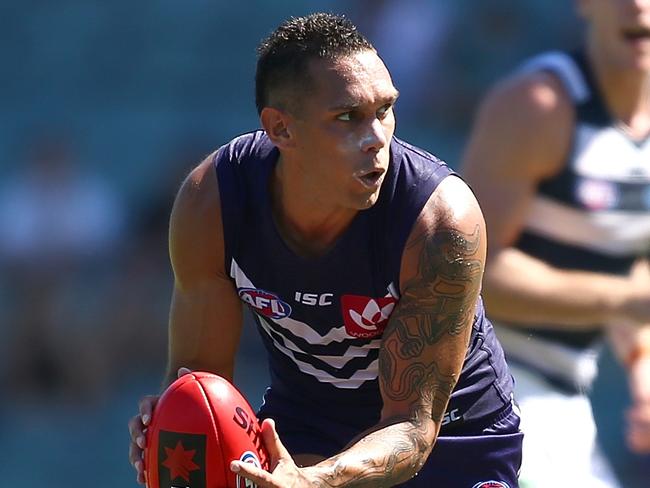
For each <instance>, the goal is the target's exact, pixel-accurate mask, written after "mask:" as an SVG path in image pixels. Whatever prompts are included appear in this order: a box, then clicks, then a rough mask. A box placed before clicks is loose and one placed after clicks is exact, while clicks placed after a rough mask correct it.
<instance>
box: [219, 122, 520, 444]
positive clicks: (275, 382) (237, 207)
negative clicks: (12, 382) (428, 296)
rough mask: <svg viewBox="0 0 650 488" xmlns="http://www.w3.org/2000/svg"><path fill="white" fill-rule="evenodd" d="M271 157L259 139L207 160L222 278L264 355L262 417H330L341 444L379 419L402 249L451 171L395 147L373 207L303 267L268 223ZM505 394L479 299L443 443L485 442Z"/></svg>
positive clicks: (507, 382)
mask: <svg viewBox="0 0 650 488" xmlns="http://www.w3.org/2000/svg"><path fill="white" fill-rule="evenodd" d="M278 156H279V152H278V150H277V148H275V147H274V146H273V145H272V143H271V142H270V141H269V139H268V137H267V136H266V134H265V133H264V132H263V131H257V132H252V133H248V134H244V135H242V136H240V137H238V138H236V139H234V140H233V141H232V142H230V143H229V144H228V145H225V146H223V147H221V148H220V149H219V151H218V152H217V153H216V155H215V159H214V162H215V166H216V171H217V177H218V180H219V190H220V194H221V208H222V215H223V230H224V242H225V250H226V257H225V266H226V270H227V272H229V274H230V277H231V278H232V280H233V282H234V284H235V286H236V288H237V292H238V294H239V297H240V298H241V300H242V302H243V303H244V304H246V305H247V306H248V307H249V308H250V310H251V311H252V312H253V314H254V316H255V318H256V321H257V325H258V329H259V332H260V333H261V336H262V339H263V342H264V344H265V346H266V349H267V352H268V359H269V365H270V376H271V385H270V388H269V389H268V390H267V392H266V394H265V403H264V405H263V406H262V408H261V412H260V414H261V416H273V417H281V416H282V415H285V416H291V417H292V418H295V417H294V415H295V416H297V418H298V419H302V420H298V421H296V422H299V421H302V422H304V423H305V428H306V429H308V428H309V425H310V422H311V423H313V424H314V425H317V424H318V423H319V422H321V421H323V422H324V421H325V420H324V419H336V420H337V421H338V422H342V423H344V424H346V425H348V426H349V428H350V434H351V435H350V436H349V437H348V438H347V440H346V442H347V441H349V440H350V438H351V437H352V436H353V435H356V434H357V433H359V432H360V431H361V430H363V429H365V428H367V427H369V426H371V425H373V424H375V423H376V422H377V421H378V419H379V416H380V412H381V406H382V402H381V397H380V393H379V386H378V380H377V375H378V350H379V346H380V342H381V337H382V331H383V329H384V328H385V326H386V324H387V322H388V319H389V317H390V314H391V312H392V310H393V309H394V307H395V305H396V303H397V302H398V301H399V298H400V291H399V283H400V279H399V278H400V263H401V258H402V250H403V248H404V245H405V243H406V240H407V238H408V236H409V233H410V231H411V228H412V227H413V224H414V223H415V220H416V219H417V217H418V216H419V214H420V212H421V210H422V208H423V206H424V204H425V203H426V202H427V200H428V199H429V196H430V195H431V194H432V192H433V191H434V190H435V189H436V187H437V186H438V184H439V183H440V182H441V181H442V180H443V179H444V178H446V177H449V176H450V175H453V174H454V173H453V171H452V170H451V169H450V168H449V167H448V166H447V165H446V164H445V163H443V162H442V161H440V160H439V159H437V158H436V157H434V156H432V155H431V154H428V153H426V152H424V151H422V150H420V149H417V148H415V147H413V146H411V145H409V144H407V143H405V142H403V141H401V140H399V139H397V138H393V139H392V141H391V146H390V164H389V167H388V172H387V174H386V177H385V179H384V182H383V185H382V188H381V192H380V196H379V199H378V201H377V203H376V204H375V205H374V206H373V207H371V208H369V209H367V210H363V211H360V212H358V214H357V215H356V217H355V218H354V220H353V221H352V223H351V224H350V226H349V228H348V229H347V230H346V231H345V232H344V234H343V235H342V236H341V237H340V238H339V239H338V241H337V242H336V243H335V245H334V246H333V247H332V248H331V249H330V250H329V251H328V252H327V253H326V254H324V255H322V256H320V257H315V258H305V257H301V256H298V255H296V254H295V253H294V252H293V251H292V250H291V249H290V248H289V247H288V246H287V245H286V243H285V242H284V241H283V239H282V238H281V236H280V234H279V233H278V230H277V229H276V227H275V224H274V220H273V216H272V211H271V198H270V194H269V178H270V177H271V175H272V171H273V169H274V166H275V164H276V162H277V160H278ZM511 392H512V380H511V377H510V374H509V373H508V370H507V367H506V364H505V361H504V356H503V352H502V349H501V347H500V345H499V343H498V342H497V340H496V338H495V335H494V333H493V330H492V327H491V325H490V323H489V322H488V321H487V320H486V318H485V315H484V311H483V306H482V303H481V302H480V300H479V303H478V304H477V307H476V317H475V320H474V324H473V331H472V335H471V340H470V345H469V348H468V351H467V356H466V359H465V364H464V367H463V370H462V374H461V376H460V379H459V381H458V384H457V386H456V388H455V390H454V392H453V394H452V397H451V401H450V404H449V407H448V411H447V413H446V415H445V420H444V426H443V428H442V433H445V432H447V433H455V432H459V433H463V432H468V433H469V432H481V431H482V429H484V428H486V427H487V426H488V425H491V423H492V422H493V421H494V420H495V419H496V418H498V417H499V416H501V415H503V412H504V411H506V410H507V409H509V408H510V402H511ZM287 409H290V410H292V411H291V412H287ZM339 444H340V442H339ZM342 447H343V446H342V445H339V446H338V449H340V448H342Z"/></svg>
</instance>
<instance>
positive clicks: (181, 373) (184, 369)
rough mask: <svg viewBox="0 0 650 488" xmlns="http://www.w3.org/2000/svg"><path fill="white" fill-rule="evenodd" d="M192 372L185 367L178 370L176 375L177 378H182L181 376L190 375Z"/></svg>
mask: <svg viewBox="0 0 650 488" xmlns="http://www.w3.org/2000/svg"><path fill="white" fill-rule="evenodd" d="M191 372H192V370H191V369H190V368H186V367H185V366H181V367H180V368H178V373H176V375H177V377H178V378H180V377H181V376H185V375H186V374H190V373H191Z"/></svg>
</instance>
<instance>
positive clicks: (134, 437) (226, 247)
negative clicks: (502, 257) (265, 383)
mask: <svg viewBox="0 0 650 488" xmlns="http://www.w3.org/2000/svg"><path fill="white" fill-rule="evenodd" d="M397 98H398V91H397V89H396V88H395V87H394V86H393V83H392V80H391V77H390V74H389V72H388V70H387V68H386V66H385V65H384V63H383V62H382V60H381V59H380V57H379V56H378V54H377V52H376V51H375V50H374V48H373V47H372V45H371V44H370V43H369V42H368V41H367V40H366V39H365V38H364V37H363V36H361V35H360V34H359V33H358V32H357V30H356V28H355V27H354V26H353V25H352V24H351V23H350V22H349V21H348V20H347V19H345V18H343V17H340V16H336V15H330V14H312V15H309V16H307V17H301V18H292V19H290V20H288V21H286V22H284V23H283V24H282V25H281V26H279V27H278V28H277V29H276V30H275V31H274V32H273V33H272V34H271V35H270V36H269V38H267V39H266V40H265V41H263V42H262V44H261V45H260V47H259V58H258V63H257V73H256V103H257V108H258V112H259V115H260V120H261V124H262V127H263V130H259V131H254V132H251V133H248V134H244V135H241V136H239V137H237V138H235V139H234V140H233V141H231V142H230V143H229V144H227V145H225V146H222V147H221V148H219V149H218V150H217V151H216V152H215V153H213V154H212V155H210V156H209V157H208V158H206V159H205V160H204V161H203V162H202V163H201V164H200V165H199V166H198V167H197V168H195V169H194V170H193V171H192V173H191V174H190V175H189V177H188V178H187V180H186V181H185V183H184V184H183V186H182V187H181V189H180V191H179V193H178V196H177V198H176V202H175V205H174V209H173V211H172V216H171V223H170V255H171V261H172V266H173V270H174V276H175V284H174V294H173V299H172V304H171V313H170V325H169V340H170V345H169V365H168V373H167V380H166V384H169V383H170V382H171V381H172V380H173V379H174V378H175V376H176V371H177V370H178V369H179V368H180V367H187V368H191V369H197V370H204V371H210V372H214V373H217V374H219V375H221V376H224V377H226V378H228V379H230V380H232V378H233V370H234V366H235V365H234V360H235V353H236V350H237V346H238V343H239V339H240V333H241V326H242V308H243V306H244V305H245V306H248V307H249V308H250V310H251V311H252V312H253V314H254V316H255V318H256V321H257V325H258V330H259V332H260V334H261V336H262V339H263V341H264V344H265V346H266V348H267V352H268V361H269V368H270V373H271V385H270V387H269V388H268V389H267V391H266V394H265V397H264V403H263V405H262V406H261V408H260V410H259V412H258V416H259V418H260V419H264V420H263V422H262V438H263V441H264V443H265V445H266V448H267V449H268V451H269V454H270V456H271V470H270V472H266V471H263V470H261V469H258V468H256V467H255V466H253V465H251V464H246V463H241V462H238V461H234V462H233V463H232V464H231V469H232V470H233V471H235V472H237V473H238V474H239V475H240V476H242V477H245V478H247V479H249V480H251V481H253V482H254V483H256V484H257V486H260V487H278V488H279V487H287V486H292V487H302V486H305V487H306V486H310V487H313V486H323V487H332V486H337V487H342V486H350V487H353V486H393V485H399V484H401V483H403V486H427V487H429V486H444V487H445V488H456V487H458V488H461V487H463V488H472V487H475V488H480V487H486V486H490V487H508V488H514V487H516V486H517V471H518V468H519V465H520V461H521V441H522V434H521V433H520V432H519V417H518V416H517V414H516V412H515V411H514V410H513V406H512V388H513V385H512V379H511V376H510V374H509V372H508V370H507V367H506V364H505V361H504V357H503V351H502V350H501V347H500V345H499V343H498V342H497V340H496V337H495V335H494V333H493V330H492V327H491V325H490V323H489V322H488V321H487V320H486V318H485V314H484V310H483V305H482V302H481V299H480V296H479V292H480V288H481V278H482V275H483V266H484V261H485V254H486V245H485V242H486V239H485V225H484V222H483V217H482V215H481V212H480V209H479V207H478V204H477V202H476V200H475V199H474V196H473V195H472V193H471V191H470V190H469V188H468V187H467V186H466V185H465V183H464V182H463V181H462V180H461V179H460V178H459V177H457V175H455V174H454V172H453V171H452V170H451V169H450V168H449V167H448V166H447V165H446V164H445V163H443V162H442V161H440V160H439V159H437V158H436V157H435V156H432V155H431V154H429V153H427V152H425V151H423V150H421V149H418V148H415V147H413V146H411V145H409V144H407V143H405V142H403V141H401V140H400V139H398V138H396V137H394V136H393V132H394V128H395V116H394V113H393V108H394V105H395V102H396V100H397ZM156 398H157V397H145V398H144V399H143V400H142V401H141V403H140V409H139V410H140V411H139V414H138V415H136V416H135V417H134V418H133V419H132V420H131V422H130V424H129V429H130V432H131V449H130V460H131V462H132V464H133V465H134V467H135V469H136V471H137V473H138V480H139V481H140V482H143V481H144V479H143V462H142V449H143V448H144V446H145V437H144V434H143V431H144V429H146V426H147V425H148V424H149V423H150V421H151V416H152V413H153V412H154V409H155V402H156ZM271 419H273V420H271ZM468 459H469V460H471V462H469V463H468V462H466V460H468ZM461 460H463V461H461ZM416 475H418V476H417V477H416V478H414V477H415V476H416Z"/></svg>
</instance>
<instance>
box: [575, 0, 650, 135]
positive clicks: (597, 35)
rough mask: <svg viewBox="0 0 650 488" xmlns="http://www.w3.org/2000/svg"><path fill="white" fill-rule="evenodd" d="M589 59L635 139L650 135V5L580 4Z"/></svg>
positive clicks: (602, 0)
mask: <svg viewBox="0 0 650 488" xmlns="http://www.w3.org/2000/svg"><path fill="white" fill-rule="evenodd" d="M578 6H579V10H580V13H581V15H582V16H583V17H584V18H585V20H586V21H587V24H588V27H587V29H588V30H587V54H588V56H589V58H590V60H591V63H592V66H593V68H594V70H595V72H596V78H597V81H598V84H599V86H600V87H601V91H602V93H603V96H604V97H605V100H606V101H607V105H608V106H609V109H610V112H611V113H612V115H613V116H614V117H615V118H616V119H618V120H620V121H621V122H622V123H623V124H624V126H626V127H627V131H628V132H629V133H630V136H631V137H632V138H634V139H639V140H640V139H644V138H645V137H646V136H647V135H648V133H650V0H578Z"/></svg>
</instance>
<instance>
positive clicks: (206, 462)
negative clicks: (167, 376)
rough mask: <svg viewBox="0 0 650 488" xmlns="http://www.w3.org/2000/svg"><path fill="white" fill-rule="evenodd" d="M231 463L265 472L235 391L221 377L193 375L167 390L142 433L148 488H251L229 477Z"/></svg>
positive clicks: (256, 429) (252, 425) (255, 427)
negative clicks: (261, 469) (252, 466)
mask: <svg viewBox="0 0 650 488" xmlns="http://www.w3.org/2000/svg"><path fill="white" fill-rule="evenodd" d="M236 459H239V460H242V461H245V462H249V463H253V464H255V465H256V466H259V467H262V468H263V469H266V470H268V469H269V456H268V454H267V452H266V450H265V449H264V447H263V446H262V439H261V437H260V426H259V423H258V421H257V418H256V416H255V413H254V412H253V409H252V408H251V406H250V405H249V404H248V402H247V401H246V399H245V398H244V397H243V396H242V394H241V393H239V391H238V390H237V388H235V387H234V386H233V385H232V384H231V383H230V382H229V381H227V380H225V379H224V378H222V377H220V376H217V375H215V374H212V373H204V372H196V371H195V372H192V373H190V374H186V375H183V376H181V377H180V378H178V379H177V380H176V381H174V383H172V384H171V385H169V388H167V389H166V390H165V392H164V393H163V394H162V396H161V397H160V399H159V400H158V404H157V405H156V408H155V410H154V413H153V417H152V420H151V425H150V426H149V428H148V429H147V447H146V449H145V459H144V462H145V475H146V477H147V486H148V487H149V488H170V487H183V488H244V487H251V486H255V485H254V484H253V483H251V482H249V481H247V480H245V479H243V478H240V477H239V476H238V475H236V474H235V473H233V472H232V471H230V462H231V461H233V460H236Z"/></svg>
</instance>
